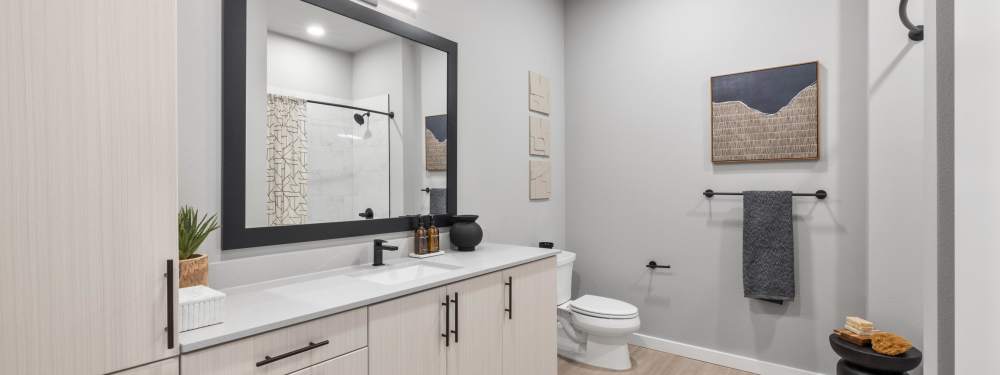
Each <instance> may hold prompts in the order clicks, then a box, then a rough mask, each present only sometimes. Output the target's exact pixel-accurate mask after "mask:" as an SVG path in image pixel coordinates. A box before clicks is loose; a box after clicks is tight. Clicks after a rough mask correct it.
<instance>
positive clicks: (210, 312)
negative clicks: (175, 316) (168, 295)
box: [177, 285, 226, 332]
mask: <svg viewBox="0 0 1000 375" xmlns="http://www.w3.org/2000/svg"><path fill="white" fill-rule="evenodd" d="M177 297H178V301H177V304H178V305H180V325H181V332H184V331H190V330H192V329H196V328H201V327H206V326H210V325H213V324H219V323H222V317H223V308H224V307H225V303H226V294H225V293H222V292H220V291H217V290H215V289H212V288H209V287H207V286H202V285H198V286H193V287H190V288H181V289H180V291H179V292H178V296H177Z"/></svg>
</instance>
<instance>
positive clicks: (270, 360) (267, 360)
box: [257, 340, 330, 367]
mask: <svg viewBox="0 0 1000 375" xmlns="http://www.w3.org/2000/svg"><path fill="white" fill-rule="evenodd" d="M329 343H330V340H323V341H320V342H315V343H314V342H312V341H310V342H309V345H308V346H306V347H304V348H300V349H295V350H292V351H290V352H288V353H285V354H281V355H277V356H274V357H272V356H269V355H268V356H264V360H263V361H260V362H257V367H260V366H264V365H268V364H271V363H274V362H277V361H280V360H282V359H285V358H288V357H291V356H293V355H296V354H302V353H305V352H308V351H310V350H313V349H316V348H318V347H321V346H323V345H326V344H329Z"/></svg>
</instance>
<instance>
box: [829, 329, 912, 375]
mask: <svg viewBox="0 0 1000 375" xmlns="http://www.w3.org/2000/svg"><path fill="white" fill-rule="evenodd" d="M830 346H831V347H832V348H833V351H834V352H836V353H837V355H839V356H840V358H841V359H840V362H837V375H905V374H906V372H907V371H910V370H913V369H915V368H917V366H920V361H921V360H923V353H921V352H920V350H919V349H917V348H910V350H907V351H906V353H903V354H901V355H898V356H895V357H893V356H888V355H885V354H879V353H876V352H875V351H874V350H872V348H871V347H868V346H858V345H854V344H852V343H850V342H847V341H845V340H844V339H841V338H840V337H839V336H837V335H836V334H832V335H830Z"/></svg>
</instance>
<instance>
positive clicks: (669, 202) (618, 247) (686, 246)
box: [566, 0, 905, 374]
mask: <svg viewBox="0 0 1000 375" xmlns="http://www.w3.org/2000/svg"><path fill="white" fill-rule="evenodd" d="M898 4H899V3H898V2H896V5H898ZM566 7H567V13H566V14H567V15H566V24H567V26H566V62H567V63H566V82H567V87H566V93H567V95H568V96H567V98H566V99H567V108H568V109H569V112H568V113H567V119H566V121H567V124H571V125H568V126H567V127H566V136H567V139H566V144H567V146H568V148H567V155H566V159H567V171H566V173H567V175H566V186H567V191H566V192H567V194H568V197H567V210H566V228H567V238H568V239H569V243H568V245H567V248H568V249H570V250H573V251H576V252H577V254H578V257H577V259H576V267H575V268H574V272H575V273H576V274H577V275H575V277H574V281H576V283H577V285H578V286H577V289H578V290H577V291H576V292H575V294H574V296H579V295H581V294H583V293H590V294H596V295H601V296H606V297H610V298H617V299H621V300H624V301H626V302H629V303H632V304H634V305H636V306H637V307H638V308H639V314H640V315H641V317H642V328H641V331H640V332H641V333H643V334H648V335H651V336H655V337H659V338H664V339H668V340H673V341H676V342H680V343H684V344H689V345H695V346H699V347H703V348H709V349H714V350H718V351H723V352H726V353H732V354H737V355H742V356H745V357H749V358H755V359H758V360H760V361H766V362H771V363H776V364H780V365H784V366H790V367H794V368H798V369H803V370H807V371H814V372H822V373H825V374H833V373H835V365H836V362H837V360H836V358H837V357H836V355H835V354H833V351H832V350H831V349H830V346H829V343H828V342H827V336H828V335H829V333H830V330H831V329H832V328H834V327H837V326H841V325H843V323H844V317H845V316H846V315H852V314H859V315H864V314H865V305H866V286H867V282H866V279H867V277H868V267H867V266H866V254H867V228H868V223H867V203H868V194H867V189H866V186H865V185H866V180H867V177H868V167H867V158H866V155H867V152H868V147H867V134H868V128H869V126H868V120H867V112H868V107H867V91H868V87H867V86H868V76H867V65H868V58H867V51H868V49H867V45H868V43H867V39H866V38H867V33H868V31H867V29H868V15H867V10H868V9H867V8H868V3H867V2H855V1H839V0H814V1H798V0H771V1H742V0H713V1H691V0H623V1H603V0H574V1H568V2H567V3H566ZM789 15H794V16H789ZM881 22H883V23H885V24H886V25H891V26H894V27H897V28H900V27H899V19H898V18H893V17H890V18H886V19H882V20H881ZM897 31H899V30H897ZM901 37H903V38H905V33H903V34H902V35H901ZM803 61H820V62H821V64H820V66H819V82H820V85H821V88H822V92H821V94H820V97H819V100H820V103H819V105H820V107H821V113H820V119H819V120H820V123H821V126H820V142H821V145H820V146H821V148H822V153H823V155H822V158H821V159H820V160H818V161H815V160H811V161H789V162H782V163H740V164H713V163H712V162H711V160H710V159H709V158H708V157H707V155H709V153H710V149H711V147H712V146H711V132H710V129H709V126H708V124H709V121H710V119H709V116H710V115H711V107H710V105H711V103H710V100H707V99H709V98H710V89H709V87H710V86H709V85H710V81H709V78H710V77H715V76H719V75H722V74H729V73H732V72H743V71H747V70H752V69H757V68H761V67H774V66H783V65H786V64H788V63H790V62H803ZM803 87H805V86H803ZM779 108H780V107H779ZM707 188H713V189H715V190H717V191H741V190H792V191H795V192H812V191H816V190H817V189H825V190H827V191H828V192H830V197H829V198H827V199H826V200H822V201H820V200H817V199H815V198H808V197H796V198H794V201H793V207H792V214H793V217H792V220H793V236H794V242H795V274H796V280H795V282H796V285H795V290H796V297H795V301H792V302H790V303H786V304H784V305H783V306H775V305H770V304H768V303H766V302H761V301H754V300H749V299H746V298H744V297H743V287H742V280H743V278H742V256H741V249H742V245H743V236H742V233H743V202H742V199H739V197H720V196H716V197H715V198H712V199H706V198H705V197H703V196H702V195H701V194H700V193H701V192H702V191H704V190H705V189H707ZM880 199H881V198H880ZM650 260H656V261H657V262H660V263H668V264H671V265H672V266H673V268H672V269H671V270H670V271H669V272H663V271H657V272H650V271H649V270H647V269H646V268H644V267H643V265H644V264H646V262H649V261H650ZM876 323H878V322H876ZM765 373H771V374H773V373H778V372H775V371H771V372H765Z"/></svg>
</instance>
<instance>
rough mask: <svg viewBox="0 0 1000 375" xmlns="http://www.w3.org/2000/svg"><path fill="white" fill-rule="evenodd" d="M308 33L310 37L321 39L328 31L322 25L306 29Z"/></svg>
mask: <svg viewBox="0 0 1000 375" xmlns="http://www.w3.org/2000/svg"><path fill="white" fill-rule="evenodd" d="M306 32H307V33H309V35H312V36H315V37H321V36H323V35H326V29H324V28H323V26H320V25H312V26H309V27H307V28H306Z"/></svg>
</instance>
